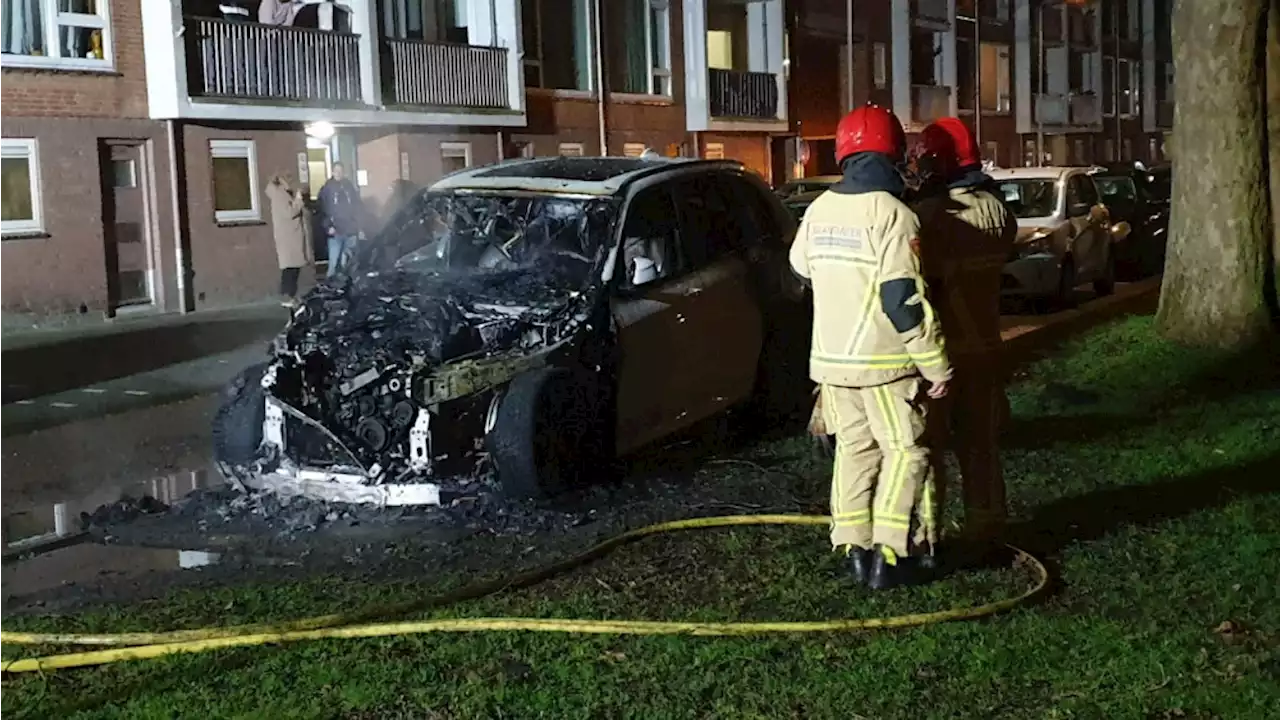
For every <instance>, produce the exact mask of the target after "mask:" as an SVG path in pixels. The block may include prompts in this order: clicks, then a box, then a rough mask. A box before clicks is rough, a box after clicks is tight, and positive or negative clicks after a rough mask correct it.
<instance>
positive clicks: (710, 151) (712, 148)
mask: <svg viewBox="0 0 1280 720" xmlns="http://www.w3.org/2000/svg"><path fill="white" fill-rule="evenodd" d="M702 157H703V158H705V159H707V160H723V159H724V143H718V142H716V143H707V144H706V146H705V147H703V149H702Z"/></svg>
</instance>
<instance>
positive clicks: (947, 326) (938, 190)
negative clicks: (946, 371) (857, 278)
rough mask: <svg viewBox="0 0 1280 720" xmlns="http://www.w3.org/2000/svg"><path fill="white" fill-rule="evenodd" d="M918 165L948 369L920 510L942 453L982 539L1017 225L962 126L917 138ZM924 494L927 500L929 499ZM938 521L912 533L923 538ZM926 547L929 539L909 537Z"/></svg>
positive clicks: (1000, 503)
mask: <svg viewBox="0 0 1280 720" xmlns="http://www.w3.org/2000/svg"><path fill="white" fill-rule="evenodd" d="M919 145H920V154H919V158H918V163H919V164H920V167H921V172H922V174H923V175H924V176H925V177H926V178H928V179H926V180H925V182H924V187H925V188H933V191H932V192H929V191H926V192H924V193H923V194H922V195H921V196H920V197H919V198H917V199H916V202H915V203H914V209H915V211H916V213H917V214H918V215H919V218H920V226H921V230H920V237H921V242H922V246H921V254H922V262H923V266H924V275H925V277H926V278H927V279H928V287H929V291H930V298H931V299H932V300H933V301H934V304H935V306H936V307H937V309H938V315H939V318H940V319H941V322H942V328H943V330H944V332H945V333H946V337H947V354H948V357H949V358H950V359H951V362H952V364H953V365H954V368H955V379H954V380H953V382H952V383H951V384H952V388H951V392H950V393H949V394H948V397H947V398H946V400H945V401H942V402H940V403H936V404H935V407H934V408H933V409H932V410H933V411H932V412H931V414H930V418H929V426H930V427H929V436H930V445H931V446H932V447H933V448H934V449H935V452H934V454H933V457H932V461H931V465H932V472H931V482H930V483H929V484H928V488H927V489H926V502H925V503H922V504H926V505H929V506H931V507H932V508H937V509H938V511H939V512H940V511H941V508H942V507H943V503H944V502H945V499H946V497H945V488H946V475H945V469H944V466H943V463H942V453H943V450H944V449H945V448H947V447H949V448H950V449H951V450H952V451H953V452H955V454H956V459H957V460H958V464H959V466H960V476H961V481H962V488H963V490H962V494H963V500H964V534H965V535H966V536H968V537H969V538H971V539H974V540H978V541H985V540H990V539H991V538H993V537H994V536H996V535H998V534H999V532H1000V531H1001V529H1002V528H1003V526H1004V522H1005V516H1006V506H1005V488H1004V477H1003V474H1002V473H1001V469H1000V453H999V448H998V434H999V426H1000V421H1001V419H1002V417H1001V416H1002V415H1003V410H1004V407H1005V406H1006V405H1007V402H1008V401H1007V399H1006V398H1005V395H1004V382H1003V373H1004V369H1003V366H1002V363H1001V358H1000V350H1001V345H1002V342H1003V341H1002V340H1001V337H1000V283H1001V276H1002V269H1003V267H1004V265H1005V263H1006V261H1007V260H1008V256H1009V252H1010V251H1011V250H1012V249H1013V242H1014V238H1015V236H1016V235H1017V229H1018V224H1017V220H1016V218H1015V217H1014V215H1013V213H1012V212H1010V211H1009V209H1008V208H1007V207H1005V204H1004V202H1003V200H1002V199H1001V198H1000V196H999V193H998V190H997V188H996V187H995V183H994V181H993V180H992V179H991V177H990V176H988V175H987V174H986V173H985V172H983V170H982V157H981V155H980V154H979V153H978V145H977V142H976V140H975V139H974V137H973V134H972V133H971V132H970V131H969V128H968V127H967V126H966V125H965V124H964V123H963V122H961V121H960V120H959V119H957V118H943V119H941V120H938V121H937V122H934V123H933V124H931V125H929V126H928V127H926V128H925V129H924V131H923V132H922V133H921V135H920V143H919ZM930 495H931V496H932V497H929V496H930ZM937 525H938V523H936V522H935V523H931V524H930V525H929V526H928V527H924V526H923V525H922V526H921V527H922V530H926V531H932V530H933V529H935V528H936V527H937ZM917 541H919V542H922V543H924V544H927V545H928V546H929V547H930V548H931V550H932V549H934V548H936V545H937V536H936V535H933V536H930V537H925V538H919V537H918V538H917Z"/></svg>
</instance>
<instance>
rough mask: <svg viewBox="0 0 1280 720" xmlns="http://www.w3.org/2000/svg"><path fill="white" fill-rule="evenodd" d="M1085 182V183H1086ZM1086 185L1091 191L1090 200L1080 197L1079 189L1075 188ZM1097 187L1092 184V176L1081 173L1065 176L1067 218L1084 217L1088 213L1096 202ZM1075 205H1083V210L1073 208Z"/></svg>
mask: <svg viewBox="0 0 1280 720" xmlns="http://www.w3.org/2000/svg"><path fill="white" fill-rule="evenodd" d="M1086 183H1087V185H1086ZM1082 187H1088V188H1090V189H1091V190H1092V191H1093V201H1092V202H1090V201H1089V200H1088V199H1086V198H1082V197H1080V191H1079V189H1077V188H1082ZM1098 195H1099V193H1098V188H1097V186H1096V185H1093V178H1091V177H1089V176H1087V175H1083V174H1079V173H1077V174H1074V175H1070V176H1068V177H1067V187H1066V208H1065V209H1066V214H1067V217H1069V218H1077V217H1084V216H1086V215H1088V214H1089V212H1090V210H1091V209H1092V208H1093V206H1094V205H1097V204H1098ZM1076 205H1085V206H1086V207H1085V208H1084V209H1083V211H1077V210H1075V206H1076Z"/></svg>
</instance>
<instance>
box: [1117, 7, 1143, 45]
mask: <svg viewBox="0 0 1280 720" xmlns="http://www.w3.org/2000/svg"><path fill="white" fill-rule="evenodd" d="M1139 2H1140V0H1125V2H1124V3H1123V4H1122V5H1121V6H1120V13H1121V14H1122V15H1124V16H1125V17H1124V18H1123V24H1122V26H1121V27H1123V28H1124V36H1125V38H1126V39H1128V40H1137V39H1138V38H1139V29H1140V28H1141V25H1140V23H1139V21H1140V20H1141V19H1142V11H1140V10H1139V9H1138V7H1139Z"/></svg>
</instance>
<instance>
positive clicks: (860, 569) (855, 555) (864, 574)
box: [849, 545, 871, 585]
mask: <svg viewBox="0 0 1280 720" xmlns="http://www.w3.org/2000/svg"><path fill="white" fill-rule="evenodd" d="M849 575H850V576H851V577H852V578H853V581H854V582H856V583H858V584H859V585H866V584H867V581H868V579H869V578H870V577H871V550H869V549H868V548H860V547H858V546H856V545H855V546H853V547H851V548H849Z"/></svg>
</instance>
